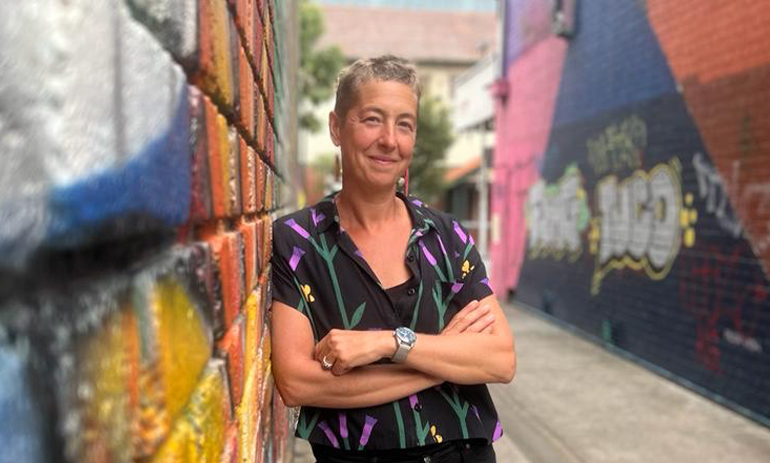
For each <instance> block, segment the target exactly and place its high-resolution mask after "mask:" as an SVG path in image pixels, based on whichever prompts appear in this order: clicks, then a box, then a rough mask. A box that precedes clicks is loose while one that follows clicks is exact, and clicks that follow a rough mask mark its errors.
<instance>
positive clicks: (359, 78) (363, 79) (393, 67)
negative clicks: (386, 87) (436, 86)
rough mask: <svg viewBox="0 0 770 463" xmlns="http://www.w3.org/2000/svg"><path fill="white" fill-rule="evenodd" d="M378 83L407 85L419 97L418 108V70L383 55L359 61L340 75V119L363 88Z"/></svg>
mask: <svg viewBox="0 0 770 463" xmlns="http://www.w3.org/2000/svg"><path fill="white" fill-rule="evenodd" d="M376 80H379V81H383V82H400V83H402V84H406V85H407V86H408V87H409V88H410V89H411V90H412V92H414V95H415V96H416V97H417V106H418V107H419V105H420V93H421V92H420V80H419V79H418V78H417V68H416V67H415V66H414V64H412V63H411V62H410V61H408V60H406V59H404V58H399V57H397V56H393V55H382V56H378V57H376V58H367V59H359V60H356V61H355V62H354V63H353V64H351V65H350V66H348V67H347V68H345V69H343V70H342V72H340V75H339V77H338V78H337V97H336V101H335V103H334V112H335V113H336V114H337V117H340V118H344V117H345V115H346V114H347V112H348V110H349V109H350V107H351V106H353V104H354V103H355V100H356V98H358V90H359V89H360V88H361V86H362V85H364V84H367V83H369V82H372V81H376Z"/></svg>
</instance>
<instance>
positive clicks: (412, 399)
mask: <svg viewBox="0 0 770 463" xmlns="http://www.w3.org/2000/svg"><path fill="white" fill-rule="evenodd" d="M418 403H419V401H418V400H417V394H412V395H410V396H409V406H410V407H412V410H414V407H416V406H417V404H418Z"/></svg>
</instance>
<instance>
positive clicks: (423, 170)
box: [409, 96, 453, 202]
mask: <svg viewBox="0 0 770 463" xmlns="http://www.w3.org/2000/svg"><path fill="white" fill-rule="evenodd" d="M452 141H453V137H452V125H451V123H450V122H449V111H448V110H447V108H446V107H445V106H444V105H443V104H442V103H441V102H440V101H439V100H437V99H436V98H430V97H427V96H423V97H422V99H421V101H420V113H419V114H418V115H417V143H416V144H415V147H414V156H413V158H412V164H411V165H410V166H409V194H412V195H415V196H418V197H420V198H422V199H423V200H425V201H429V202H430V201H435V200H436V199H437V198H438V197H439V195H440V194H441V193H442V192H443V191H444V168H443V167H441V166H440V165H441V163H442V161H443V160H444V155H445V154H446V151H447V149H448V148H449V146H450V145H451V144H452Z"/></svg>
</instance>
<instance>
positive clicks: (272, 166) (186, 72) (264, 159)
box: [132, 7, 286, 182]
mask: <svg viewBox="0 0 770 463" xmlns="http://www.w3.org/2000/svg"><path fill="white" fill-rule="evenodd" d="M228 12H229V7H228ZM132 19H133V20H134V22H135V23H136V24H138V25H139V26H140V27H142V28H143V29H144V30H146V31H147V33H148V34H150V35H151V36H152V37H155V33H154V32H153V31H152V30H150V29H149V28H148V27H147V25H145V24H144V23H143V22H141V21H137V20H136V18H134V17H133V16H132ZM237 29H238V28H237V27H236V30H237ZM239 34H240V32H239ZM241 48H243V44H241ZM161 49H162V50H163V52H164V53H167V54H168V56H169V58H170V59H171V62H172V63H174V64H175V65H177V66H179V67H180V68H181V69H182V72H184V75H185V83H186V84H187V85H190V86H193V87H195V88H197V89H198V90H199V91H200V92H201V94H202V95H206V96H207V97H208V98H209V100H210V101H211V103H212V104H213V105H214V107H215V108H217V113H218V114H219V115H221V116H222V117H224V118H225V120H226V121H227V124H228V125H229V126H232V127H235V130H237V131H238V134H239V135H240V136H241V137H242V138H243V139H244V140H246V145H247V146H250V147H251V148H253V149H254V152H255V153H256V154H257V156H259V157H260V159H261V160H262V162H264V163H265V164H266V165H268V166H269V167H270V170H271V171H273V175H275V176H277V177H278V178H280V179H281V181H282V182H285V181H286V179H285V178H284V176H283V174H282V173H280V172H278V171H277V170H276V168H275V164H274V163H271V162H270V161H269V160H268V159H267V154H266V153H264V154H263V153H262V151H260V150H259V149H257V147H255V146H254V145H253V144H252V143H251V142H252V140H251V139H250V138H249V137H248V136H247V135H248V133H246V131H245V130H243V129H241V127H240V126H239V124H236V123H234V122H233V120H232V118H231V117H230V116H228V114H227V113H228V112H234V111H227V112H225V111H222V109H223V108H222V107H221V106H220V105H219V104H218V103H217V102H216V101H215V100H214V99H213V98H211V96H210V95H209V94H208V93H206V92H205V91H203V89H202V88H200V87H198V86H197V85H195V84H193V83H192V82H193V79H192V78H193V75H192V71H191V70H190V69H188V68H186V67H185V66H183V65H182V63H180V62H178V61H177V60H176V59H175V58H174V55H173V54H172V53H171V51H170V50H169V49H168V48H166V47H165V45H162V46H161ZM247 56H248V55H247ZM246 62H248V63H249V65H250V66H252V64H251V61H249V60H248V59H247V60H246ZM252 72H254V69H253V66H252ZM254 82H257V80H256V79H255V80H254ZM257 88H259V85H257ZM259 92H260V95H262V98H263V99H264V95H263V94H262V90H261V89H260V91H259ZM265 114H267V112H265ZM267 123H268V126H269V127H270V130H272V131H273V137H274V138H275V139H276V140H280V138H279V137H278V135H277V134H276V133H275V129H274V127H273V121H272V120H271V119H270V118H267Z"/></svg>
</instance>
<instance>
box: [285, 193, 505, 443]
mask: <svg viewBox="0 0 770 463" xmlns="http://www.w3.org/2000/svg"><path fill="white" fill-rule="evenodd" d="M399 197H400V198H401V199H402V200H403V201H404V202H405V204H406V206H407V209H408V211H409V215H410V217H411V219H412V231H411V234H410V236H409V241H408V245H407V251H406V255H405V256H404V258H405V263H406V265H407V267H408V268H409V270H410V272H411V274H412V275H413V277H412V281H413V282H414V283H413V284H414V286H412V287H411V288H409V289H408V290H407V295H409V296H411V298H412V301H411V308H410V309H409V310H403V307H399V309H401V310H396V307H394V304H393V302H392V300H391V298H389V297H388V294H387V293H386V290H385V289H384V288H383V287H382V286H381V285H380V283H379V280H378V279H377V277H376V276H375V274H374V272H373V271H372V269H371V268H370V267H369V265H368V264H367V263H366V260H365V259H364V257H363V255H362V254H361V253H360V252H359V251H358V249H357V248H356V246H355V244H354V243H353V240H352V239H351V238H350V236H349V235H348V234H347V233H346V232H345V231H344V230H343V229H341V227H340V225H339V216H338V214H337V208H336V205H335V203H334V200H333V198H334V195H330V196H329V197H327V198H325V199H324V200H322V201H321V202H319V203H318V204H316V205H315V206H314V207H307V208H305V209H302V210H300V211H297V212H294V213H292V214H289V215H287V216H285V217H282V218H280V219H278V220H277V221H275V223H274V225H273V258H272V269H273V298H274V300H276V301H279V302H282V303H284V304H287V305H289V306H291V307H294V308H296V309H297V310H299V311H300V312H302V313H303V314H304V315H305V316H307V317H308V319H309V321H310V325H311V327H312V330H313V334H314V336H315V338H316V341H318V340H320V339H322V338H323V337H324V336H325V335H326V334H327V333H328V332H329V331H330V330H331V329H333V328H337V329H348V330H393V329H395V328H397V327H399V326H408V327H410V328H411V329H412V330H414V331H415V332H416V333H427V334H438V333H440V332H441V330H442V329H443V328H444V325H445V324H446V323H448V322H449V321H450V320H451V319H452V317H453V316H454V315H455V314H456V313H457V312H458V311H459V310H460V309H462V308H463V307H464V306H465V305H466V304H468V303H469V302H471V301H472V300H474V299H475V300H481V299H483V298H485V297H487V296H489V295H490V294H492V289H491V288H490V286H489V280H488V279H487V276H486V270H485V268H484V263H483V262H482V261H481V258H480V256H479V253H478V251H477V250H476V246H475V245H474V242H473V238H472V237H471V235H470V234H469V233H468V232H467V231H466V230H465V229H464V228H463V227H462V226H460V224H459V223H458V222H457V221H456V220H454V219H453V218H452V217H451V216H449V215H447V214H445V213H442V212H439V211H436V210H434V209H431V208H429V207H428V206H426V205H425V204H423V203H422V202H421V201H420V200H418V199H416V198H412V197H410V198H406V197H404V196H403V195H401V194H399ZM401 304H403V302H401ZM418 339H419V337H418ZM296 434H297V436H298V437H300V438H303V439H306V440H309V441H310V442H311V443H313V444H320V445H327V446H333V447H336V448H340V449H347V450H380V449H396V448H408V447H417V446H423V445H428V444H433V443H441V442H447V441H450V440H456V439H473V438H483V439H485V440H486V441H487V442H492V441H494V440H496V439H497V438H499V437H500V436H501V435H502V427H501V425H500V421H499V420H498V418H497V412H496V411H495V408H494V405H493V403H492V399H491V397H490V395H489V391H488V389H487V386H486V385H484V384H479V385H456V384H452V383H448V382H445V383H443V384H441V385H440V386H436V387H433V388H429V389H426V390H424V391H421V392H418V393H416V394H412V395H410V396H408V397H404V398H402V399H400V400H397V401H394V402H390V403H386V404H382V405H378V406H373V407H365V408H354V409H339V410H337V409H328V408H318V407H302V409H301V411H300V416H299V422H298V425H297V433H296Z"/></svg>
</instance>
